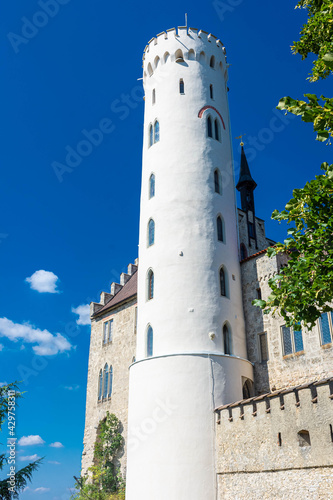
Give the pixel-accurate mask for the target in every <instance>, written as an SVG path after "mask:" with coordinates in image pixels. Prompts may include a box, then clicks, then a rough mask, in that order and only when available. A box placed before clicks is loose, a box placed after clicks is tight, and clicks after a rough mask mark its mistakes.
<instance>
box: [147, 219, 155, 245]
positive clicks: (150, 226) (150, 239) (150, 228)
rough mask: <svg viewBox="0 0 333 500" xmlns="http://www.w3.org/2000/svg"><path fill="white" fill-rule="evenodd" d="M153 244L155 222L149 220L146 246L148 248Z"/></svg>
mask: <svg viewBox="0 0 333 500" xmlns="http://www.w3.org/2000/svg"><path fill="white" fill-rule="evenodd" d="M154 243H155V222H154V221H153V219H150V221H149V222H148V246H149V247H150V246H151V245H153V244H154Z"/></svg>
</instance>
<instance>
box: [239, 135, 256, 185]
mask: <svg viewBox="0 0 333 500" xmlns="http://www.w3.org/2000/svg"><path fill="white" fill-rule="evenodd" d="M244 185H246V186H247V187H251V188H252V190H254V189H255V188H256V187H257V183H256V182H255V181H254V180H253V179H252V175H251V172H250V168H249V165H248V163H247V159H246V156H245V152H244V147H243V144H242V153H241V165H240V174H239V180H238V183H237V186H236V189H238V191H239V190H240V188H241V187H242V186H244Z"/></svg>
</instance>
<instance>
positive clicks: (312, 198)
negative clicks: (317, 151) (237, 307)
mask: <svg viewBox="0 0 333 500" xmlns="http://www.w3.org/2000/svg"><path fill="white" fill-rule="evenodd" d="M321 168H322V170H324V174H323V175H319V176H316V178H315V179H314V180H312V181H310V182H307V184H306V185H305V186H304V188H303V189H295V190H294V191H293V198H292V199H291V200H290V201H289V202H288V203H287V205H286V207H285V210H283V211H282V212H278V211H277V210H275V211H274V212H273V214H272V218H273V219H275V220H277V221H279V222H281V221H287V223H288V224H293V226H294V227H292V228H290V229H289V230H288V238H287V239H286V240H285V241H284V243H278V244H277V245H276V246H275V247H270V248H268V249H267V254H268V255H269V256H270V257H273V256H276V255H277V254H278V253H281V252H284V253H287V254H288V255H289V260H288V263H287V265H286V266H285V267H284V268H283V269H282V270H281V271H280V274H278V275H276V276H274V277H273V278H271V279H270V280H269V286H270V288H271V290H272V293H271V295H270V296H269V298H268V299H267V301H264V300H254V301H253V304H254V305H257V306H259V307H261V309H263V310H264V312H265V313H266V314H267V313H270V312H273V313H275V312H277V311H279V312H280V314H281V316H282V317H283V318H284V319H285V321H286V325H287V326H292V325H293V326H296V327H297V325H298V324H299V323H300V322H304V323H305V324H307V325H308V326H309V327H312V326H314V324H315V321H316V320H317V319H318V318H319V317H320V316H321V314H322V313H324V312H327V311H330V310H332V297H333V165H328V164H327V163H323V164H322V167H321ZM330 304H331V305H330Z"/></svg>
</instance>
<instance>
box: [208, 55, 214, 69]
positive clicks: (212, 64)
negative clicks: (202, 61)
mask: <svg viewBox="0 0 333 500" xmlns="http://www.w3.org/2000/svg"><path fill="white" fill-rule="evenodd" d="M209 66H210V67H211V68H215V57H214V56H212V57H211V58H210V63H209Z"/></svg>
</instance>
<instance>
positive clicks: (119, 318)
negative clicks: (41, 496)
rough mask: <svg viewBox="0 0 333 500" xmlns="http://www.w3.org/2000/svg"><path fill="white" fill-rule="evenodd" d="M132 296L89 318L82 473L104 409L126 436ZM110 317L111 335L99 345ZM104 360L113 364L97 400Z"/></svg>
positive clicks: (123, 461) (133, 334) (133, 337)
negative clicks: (104, 395)
mask: <svg viewBox="0 0 333 500" xmlns="http://www.w3.org/2000/svg"><path fill="white" fill-rule="evenodd" d="M135 309H136V298H134V299H132V300H131V301H130V302H127V303H126V304H123V305H121V306H119V307H117V308H115V309H114V310H112V311H108V312H106V313H105V314H104V315H101V316H100V317H97V318H96V319H92V321H91V339H90V352H89V367H88V385H87V402H86V423H85V432H84V450H83V454H82V474H85V473H86V472H87V469H88V467H90V466H91V465H92V463H93V456H94V444H95V440H96V431H97V427H98V424H99V422H100V421H101V420H102V419H103V418H104V417H105V415H106V412H107V411H109V412H110V413H114V414H115V415H116V416H117V417H118V418H119V420H120V421H121V424H122V435H123V437H124V438H125V439H126V438H127V420H128V419H127V413H128V386H129V369H128V368H129V365H130V364H131V363H132V362H133V357H134V356H135V350H136V348H135V345H136V325H135V323H136V311H135ZM110 319H113V322H114V324H113V339H112V342H110V343H109V344H107V345H103V324H104V322H105V321H107V320H110ZM105 363H108V365H109V366H110V364H111V365H112V367H113V385H112V394H111V397H110V398H108V399H106V400H103V401H98V379H99V372H100V370H101V369H103V367H104V365H105ZM126 460H127V453H126V445H125V447H124V450H123V452H122V455H121V457H120V465H121V469H122V471H124V470H125V468H126Z"/></svg>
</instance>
